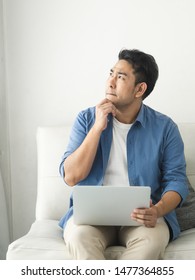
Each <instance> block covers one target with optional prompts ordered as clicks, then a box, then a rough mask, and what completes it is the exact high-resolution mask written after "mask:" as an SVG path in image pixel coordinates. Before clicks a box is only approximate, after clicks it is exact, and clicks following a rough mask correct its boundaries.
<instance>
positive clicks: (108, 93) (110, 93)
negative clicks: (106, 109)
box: [106, 92, 117, 96]
mask: <svg viewBox="0 0 195 280" xmlns="http://www.w3.org/2000/svg"><path fill="white" fill-rule="evenodd" d="M106 95H112V96H117V95H116V93H112V92H107V93H106Z"/></svg>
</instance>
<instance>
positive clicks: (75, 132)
mask: <svg viewBox="0 0 195 280" xmlns="http://www.w3.org/2000/svg"><path fill="white" fill-rule="evenodd" d="M85 137H86V119H85V116H84V114H83V111H81V112H80V113H79V114H78V116H77V118H76V120H75V122H74V124H73V127H72V129H71V133H70V137H69V141H68V145H67V148H66V151H65V153H64V154H63V156H62V159H61V162H60V166H59V173H60V175H61V176H62V178H63V179H64V178H65V171H64V162H65V160H66V158H67V157H68V156H69V155H71V154H72V153H73V152H74V151H75V150H76V149H77V148H78V147H79V146H80V145H81V143H82V142H83V140H84V139H85ZM65 183H66V182H65Z"/></svg>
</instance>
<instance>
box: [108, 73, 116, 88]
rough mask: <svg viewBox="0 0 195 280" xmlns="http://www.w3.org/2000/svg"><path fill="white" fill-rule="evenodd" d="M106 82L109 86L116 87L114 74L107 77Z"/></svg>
mask: <svg viewBox="0 0 195 280" xmlns="http://www.w3.org/2000/svg"><path fill="white" fill-rule="evenodd" d="M108 84H109V87H110V88H116V76H114V75H111V76H110V77H109V80H108Z"/></svg>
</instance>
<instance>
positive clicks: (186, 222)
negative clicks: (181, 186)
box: [176, 181, 195, 231]
mask: <svg viewBox="0 0 195 280" xmlns="http://www.w3.org/2000/svg"><path fill="white" fill-rule="evenodd" d="M188 187H189V195H188V196H187V198H186V200H185V201H184V203H183V204H182V206H181V207H180V208H177V209H176V215H177V220H178V223H179V225H180V229H181V231H184V230H186V229H190V228H195V191H194V189H193V188H192V186H191V184H190V182H189V181H188Z"/></svg>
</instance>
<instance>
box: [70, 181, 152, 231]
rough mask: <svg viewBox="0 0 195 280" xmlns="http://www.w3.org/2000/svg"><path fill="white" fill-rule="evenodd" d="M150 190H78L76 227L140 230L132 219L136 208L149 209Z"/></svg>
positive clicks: (106, 188)
mask: <svg viewBox="0 0 195 280" xmlns="http://www.w3.org/2000/svg"><path fill="white" fill-rule="evenodd" d="M150 195H151V188H150V187H148V186H142V187H140V186H137V187H135V186H130V187H122V186H118V187H115V186H75V187H74V189H73V217H74V222H75V224H85V225H107V226H111V225H114V226H139V225H140V223H138V222H136V221H133V220H132V219H131V213H132V211H133V209H135V208H148V207H149V206H150Z"/></svg>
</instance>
